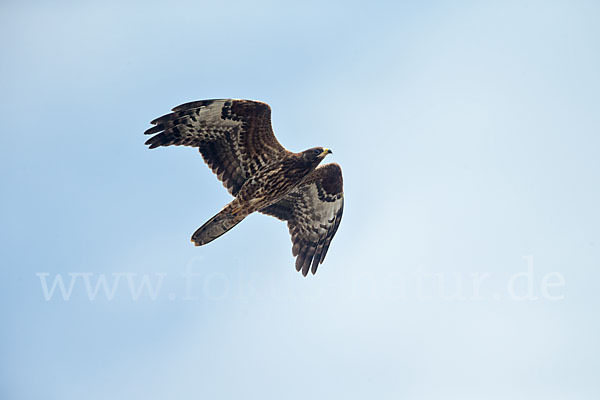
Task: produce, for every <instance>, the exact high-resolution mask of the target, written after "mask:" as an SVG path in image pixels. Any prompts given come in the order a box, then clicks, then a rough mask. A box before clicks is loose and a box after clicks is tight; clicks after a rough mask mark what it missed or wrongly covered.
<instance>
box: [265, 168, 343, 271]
mask: <svg viewBox="0 0 600 400" xmlns="http://www.w3.org/2000/svg"><path fill="white" fill-rule="evenodd" d="M343 211H344V192H343V180H342V169H341V168H340V166H339V165H338V164H335V163H332V164H326V165H323V166H320V167H318V168H317V169H315V170H314V171H313V172H312V173H311V174H309V175H308V177H307V178H306V179H305V181H304V183H303V184H301V185H300V186H299V187H298V188H296V189H295V190H294V191H292V192H291V193H289V194H288V195H286V196H285V197H284V198H283V199H281V200H279V201H278V202H277V203H275V204H273V205H270V206H268V207H266V208H264V209H262V210H261V211H260V212H261V213H263V214H267V215H272V216H274V217H276V218H279V219H281V220H284V221H287V223H288V228H289V230H290V235H291V236H292V243H293V247H292V254H293V255H294V257H296V256H297V258H296V270H297V271H302V275H304V276H306V274H308V270H309V268H310V270H311V272H312V273H313V274H315V273H316V272H317V268H318V267H319V264H322V263H323V261H324V260H325V255H326V254H327V250H328V249H329V245H330V244H331V240H332V239H333V236H334V235H335V233H336V232H337V229H338V227H339V225H340V221H341V220H342V213H343ZM311 264H312V267H311Z"/></svg>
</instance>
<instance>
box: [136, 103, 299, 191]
mask: <svg viewBox="0 0 600 400" xmlns="http://www.w3.org/2000/svg"><path fill="white" fill-rule="evenodd" d="M172 111H173V112H172V113H170V114H166V115H163V116H162V117H159V118H156V119H155V120H154V121H152V122H151V123H152V124H153V125H155V126H153V127H152V128H150V129H148V130H147V131H146V132H144V133H145V134H147V135H153V134H156V135H155V136H152V137H151V138H150V139H148V140H147V141H146V144H147V145H150V148H151V149H153V148H155V147H159V146H170V145H175V146H191V147H198V149H199V150H200V153H201V154H202V158H203V159H204V161H205V162H206V163H207V164H208V166H209V167H210V168H211V169H212V171H213V172H214V173H215V174H216V175H217V177H218V178H219V180H220V181H221V182H223V186H225V188H227V190H228V191H229V193H231V194H232V195H233V196H235V195H236V194H237V193H238V192H239V190H240V188H241V187H242V185H243V184H244V182H245V181H246V180H247V179H248V178H249V177H250V176H252V175H254V173H256V171H258V170H259V169H260V168H261V167H263V166H264V165H266V164H268V163H270V162H272V161H273V160H275V159H278V158H281V157H285V156H286V155H287V154H290V153H289V152H288V151H287V150H286V149H285V148H284V147H283V146H282V145H281V144H280V143H279V142H278V141H277V139H276V138H275V134H274V133H273V129H272V128H271V108H270V107H269V105H268V104H265V103H261V102H258V101H251V100H234V99H223V100H202V101H194V102H191V103H185V104H182V105H180V106H177V107H175V108H174V109H173V110H172Z"/></svg>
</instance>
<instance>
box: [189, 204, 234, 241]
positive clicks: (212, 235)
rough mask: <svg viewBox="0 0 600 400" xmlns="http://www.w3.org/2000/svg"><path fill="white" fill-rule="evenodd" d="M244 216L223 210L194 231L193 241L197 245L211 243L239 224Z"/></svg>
mask: <svg viewBox="0 0 600 400" xmlns="http://www.w3.org/2000/svg"><path fill="white" fill-rule="evenodd" d="M244 218H245V216H240V215H234V214H230V213H229V212H227V211H225V210H223V211H221V212H220V213H218V214H217V215H215V216H214V217H212V218H211V219H209V220H208V221H207V222H206V223H205V224H204V225H202V226H201V227H200V228H198V230H196V232H194V234H193V235H192V242H194V244H195V245H196V246H202V245H204V244H206V243H210V242H212V241H213V240H215V239H216V238H218V237H219V236H221V235H223V234H224V233H225V232H227V231H228V230H230V229H231V228H233V227H234V226H236V225H237V224H239V223H240V222H241V221H242V220H243V219H244Z"/></svg>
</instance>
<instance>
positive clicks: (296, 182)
mask: <svg viewBox="0 0 600 400" xmlns="http://www.w3.org/2000/svg"><path fill="white" fill-rule="evenodd" d="M152 124H154V125H155V126H154V127H152V128H150V129H148V130H147V131H146V132H145V133H146V134H155V136H152V137H151V138H150V139H148V140H147V141H146V144H147V145H149V146H150V148H151V149H152V148H155V147H159V146H170V145H175V146H180V145H183V146H192V147H198V149H199V150H200V153H201V154H202V157H203V158H204V161H205V162H206V163H207V164H208V166H209V167H210V168H211V169H212V171H213V172H214V173H215V174H216V175H217V177H218V178H219V180H221V181H222V182H223V185H224V186H225V187H226V188H227V190H228V191H229V192H230V193H231V194H232V195H233V196H234V197H235V198H234V199H233V201H231V203H229V204H227V205H226V206H225V207H224V208H223V210H221V212H219V213H218V214H217V215H215V216H214V217H213V218H211V219H210V220H209V221H207V222H206V223H205V224H204V225H202V226H201V227H200V228H198V230H197V231H196V232H195V233H194V235H193V236H192V241H193V242H194V243H195V244H196V245H198V246H200V245H203V244H206V243H209V242H211V241H212V240H214V239H216V238H218V237H219V236H221V235H223V234H224V233H225V232H227V231H228V230H230V229H231V228H233V227H234V226H235V225H237V224H238V223H239V222H241V221H242V220H243V219H244V218H245V217H246V216H248V215H249V214H251V213H253V212H255V211H259V212H261V213H263V214H267V215H272V216H275V217H277V218H279V219H281V220H284V221H287V223H288V228H289V230H290V234H291V236H292V242H293V247H292V254H293V255H294V256H297V259H296V269H297V270H298V271H302V274H303V275H305V276H306V274H307V273H308V271H309V269H310V270H311V271H312V273H313V274H314V273H315V272H316V271H317V267H318V265H319V264H321V263H322V262H323V260H324V259H325V255H326V253H327V250H328V249H329V245H330V243H331V240H332V238H333V236H334V235H335V233H336V231H337V229H338V226H339V224H340V221H341V218H342V212H343V207H344V195H343V184H342V172H341V168H340V166H339V165H337V164H326V165H323V166H320V167H319V166H318V165H319V163H320V162H321V161H322V160H323V159H324V158H325V156H326V155H327V154H329V153H331V151H330V150H328V149H323V148H321V147H316V148H312V149H309V150H306V151H303V152H301V153H292V152H290V151H288V150H286V149H285V148H284V147H283V146H282V145H281V144H280V143H279V142H278V141H277V139H276V138H275V135H274V133H273V130H272V128H271V109H270V107H269V106H268V105H267V104H265V103H261V102H256V101H250V100H233V99H224V100H203V101H195V102H191V103H186V104H182V105H180V106H178V107H175V108H174V109H173V112H172V113H170V114H166V115H164V116H162V117H159V118H157V119H155V120H154V121H152ZM311 266H312V268H311Z"/></svg>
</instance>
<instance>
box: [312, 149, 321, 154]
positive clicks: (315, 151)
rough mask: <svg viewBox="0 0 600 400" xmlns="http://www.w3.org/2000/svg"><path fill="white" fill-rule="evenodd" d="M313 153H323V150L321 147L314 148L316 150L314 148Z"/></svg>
mask: <svg viewBox="0 0 600 400" xmlns="http://www.w3.org/2000/svg"><path fill="white" fill-rule="evenodd" d="M313 153H315V154H321V150H319V149H314V150H313Z"/></svg>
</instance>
